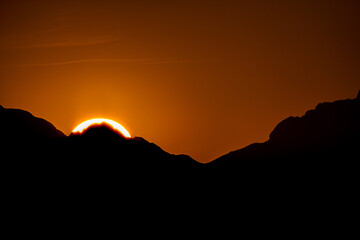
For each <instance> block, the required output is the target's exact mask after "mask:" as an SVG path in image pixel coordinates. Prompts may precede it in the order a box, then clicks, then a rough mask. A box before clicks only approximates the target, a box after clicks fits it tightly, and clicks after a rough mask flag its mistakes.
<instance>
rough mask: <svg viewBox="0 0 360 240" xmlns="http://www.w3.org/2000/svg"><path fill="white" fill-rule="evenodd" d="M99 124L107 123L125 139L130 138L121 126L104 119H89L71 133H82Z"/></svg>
mask: <svg viewBox="0 0 360 240" xmlns="http://www.w3.org/2000/svg"><path fill="white" fill-rule="evenodd" d="M101 123H107V124H109V125H111V126H112V127H113V128H114V129H116V130H118V131H120V132H121V133H122V134H123V135H124V136H125V137H127V138H131V136H130V133H129V132H128V131H127V130H126V129H125V128H124V127H123V126H121V125H120V124H119V123H117V122H115V121H113V120H110V119H106V118H94V119H90V120H87V121H85V122H82V123H80V124H79V125H78V126H77V127H76V128H75V129H74V130H73V131H72V132H73V133H76V132H79V133H82V132H83V131H84V130H85V129H87V128H88V127H89V126H90V125H92V124H101Z"/></svg>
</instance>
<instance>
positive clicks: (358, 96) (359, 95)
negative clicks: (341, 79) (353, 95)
mask: <svg viewBox="0 0 360 240" xmlns="http://www.w3.org/2000/svg"><path fill="white" fill-rule="evenodd" d="M357 99H360V90H359V92H358V95H357Z"/></svg>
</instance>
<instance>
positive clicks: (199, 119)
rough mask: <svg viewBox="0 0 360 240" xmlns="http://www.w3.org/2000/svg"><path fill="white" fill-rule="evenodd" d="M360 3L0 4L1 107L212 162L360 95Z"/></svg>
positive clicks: (67, 128)
mask: <svg viewBox="0 0 360 240" xmlns="http://www.w3.org/2000/svg"><path fill="white" fill-rule="evenodd" d="M359 13H360V1H346V0H339V1H331V0H326V1H316V0H311V1H291V0H284V1H276V0H275V1H255V0H249V1H240V0H239V1H226V0H223V1H209V0H206V1H196V0H192V1H184V0H183V1H156V0H152V1H145V0H142V1H137V0H132V1H109V0H99V1H90V0H84V1H76V0H71V1H66V0H61V1H53V0H46V1H35V0H27V1H25V0H24V1H16V0H2V1H0V104H1V105H3V106H4V107H8V108H21V109H24V110H27V111H30V112H31V113H32V114H34V115H35V116H38V117H41V118H44V119H46V120H48V121H50V122H51V123H53V124H54V125H55V126H56V127H57V128H58V129H60V130H61V131H63V132H64V133H65V134H70V132H71V130H72V129H73V128H74V127H76V125H78V124H79V123H81V122H82V121H85V120H88V119H90V118H95V117H97V118H99V117H100V118H110V119H112V120H115V121H117V122H119V123H120V124H122V125H123V126H124V127H125V128H126V129H127V130H128V131H129V132H130V133H131V135H132V136H141V137H143V138H145V139H147V140H148V141H151V142H154V143H156V144H157V145H159V146H160V147H161V148H163V149H164V150H165V151H168V152H170V153H174V154H180V153H184V154H188V155H190V156H192V157H193V158H194V159H196V160H198V161H201V162H207V161H210V160H213V159H215V158H217V157H219V156H221V155H223V154H226V153H227V152H229V151H232V150H236V149H239V148H241V147H244V146H246V145H248V144H251V143H253V142H263V141H266V140H267V139H268V136H269V134H270V132H271V130H272V129H273V128H274V127H275V125H276V124H277V123H278V122H279V121H281V120H283V119H284V118H286V117H288V116H290V115H294V116H299V115H303V114H304V113H305V111H306V110H309V109H311V108H314V107H315V106H316V104H317V103H319V102H323V101H334V100H337V99H345V98H355V97H356V94H357V92H358V91H359V89H360V31H359V29H360V14H359Z"/></svg>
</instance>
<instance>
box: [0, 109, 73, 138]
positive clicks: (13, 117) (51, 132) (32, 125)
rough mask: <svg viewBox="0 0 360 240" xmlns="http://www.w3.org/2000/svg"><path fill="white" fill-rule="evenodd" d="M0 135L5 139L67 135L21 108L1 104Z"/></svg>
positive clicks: (62, 136)
mask: <svg viewBox="0 0 360 240" xmlns="http://www.w3.org/2000/svg"><path fill="white" fill-rule="evenodd" d="M0 136H1V139H2V140H3V141H5V140H7V141H12V140H16V141H26V140H28V141H33V140H50V139H56V138H64V137H66V136H65V134H64V133H62V132H61V131H60V130H58V129H56V128H55V127H54V126H53V125H52V124H51V123H49V122H48V121H46V120H44V119H41V118H37V117H34V116H33V115H32V114H31V113H29V112H27V111H24V110H20V109H7V108H4V107H2V106H1V105H0Z"/></svg>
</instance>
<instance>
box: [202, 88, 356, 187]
mask: <svg viewBox="0 0 360 240" xmlns="http://www.w3.org/2000/svg"><path fill="white" fill-rule="evenodd" d="M359 153H360V92H359V94H358V96H357V98H356V99H347V100H339V101H335V102H331V103H330V102H328V103H321V104H319V105H317V107H316V108H315V109H314V110H310V111H308V112H306V114H305V115H304V116H302V117H289V118H287V119H285V120H283V121H282V122H280V123H279V124H278V125H277V126H276V127H275V129H274V130H273V131H272V132H271V134H270V137H269V140H268V141H266V142H264V143H254V144H251V145H249V146H247V147H245V148H242V149H239V150H236V151H233V152H230V153H228V154H226V155H224V156H222V157H220V158H218V159H216V160H214V161H212V162H210V163H209V164H207V167H208V168H210V169H216V170H217V171H220V172H221V173H227V174H231V175H233V173H234V172H237V173H238V176H241V175H242V176H246V177H249V176H258V177H259V179H264V178H266V179H268V180H271V179H272V178H276V177H280V178H281V179H282V181H283V182H286V181H287V180H289V179H297V180H298V181H311V180H314V179H316V178H318V179H320V178H322V179H323V180H326V179H328V180H331V179H332V180H334V179H335V178H339V179H341V178H343V179H347V178H356V177H357V175H358V174H357V172H358V170H359V168H358V167H359V165H358V164H359V160H360V158H359ZM264 176H265V177H264ZM354 180H355V179H354ZM350 184H352V183H350Z"/></svg>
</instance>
